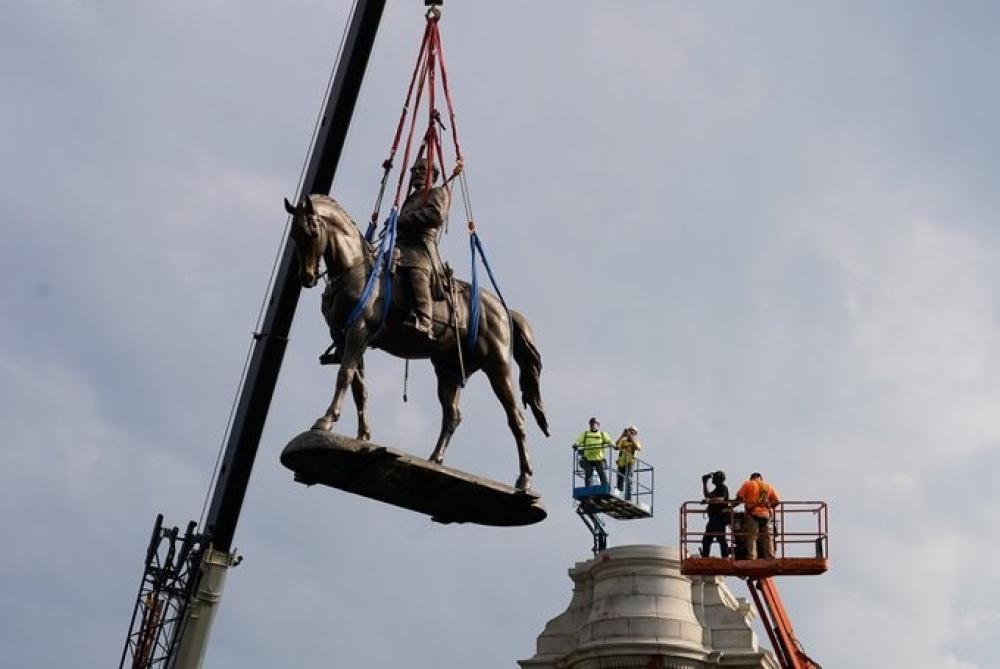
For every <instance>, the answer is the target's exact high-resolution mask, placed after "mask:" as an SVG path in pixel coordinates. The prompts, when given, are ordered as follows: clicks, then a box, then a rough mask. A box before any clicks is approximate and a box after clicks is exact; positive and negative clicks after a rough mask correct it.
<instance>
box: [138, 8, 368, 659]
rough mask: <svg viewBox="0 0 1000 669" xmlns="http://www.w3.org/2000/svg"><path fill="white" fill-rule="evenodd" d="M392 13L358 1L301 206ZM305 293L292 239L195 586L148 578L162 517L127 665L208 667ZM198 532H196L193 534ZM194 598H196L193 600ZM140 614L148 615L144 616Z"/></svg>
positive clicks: (244, 391) (339, 135) (242, 401)
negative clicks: (175, 605) (171, 613)
mask: <svg viewBox="0 0 1000 669" xmlns="http://www.w3.org/2000/svg"><path fill="white" fill-rule="evenodd" d="M384 9H385V0H356V4H355V7H354V11H353V14H352V15H351V19H350V24H349V25H348V28H347V31H346V33H345V36H344V42H343V49H342V52H341V57H340V60H339V62H338V64H337V68H336V71H335V73H334V77H333V82H332V84H331V86H330V91H329V95H328V97H327V100H326V103H325V106H324V109H323V116H322V118H321V121H320V125H319V129H318V131H317V134H316V138H315V141H314V142H313V146H312V153H311V155H310V156H309V161H308V163H307V167H306V171H305V174H304V176H303V179H302V185H301V189H300V191H299V194H298V197H299V199H301V198H302V197H304V196H306V195H310V194H313V193H329V192H330V188H331V186H332V185H333V178H334V175H335V174H336V171H337V165H338V163H339V161H340V156H341V153H342V151H343V148H344V142H345V140H346V138H347V131H348V128H349V127H350V123H351V118H352V117H353V115H354V107H355V104H356V102H357V99H358V94H359V92H360V90H361V84H362V81H363V80H364V75H365V70H366V69H367V67H368V60H369V57H370V55H371V51H372V47H373V46H374V43H375V36H376V34H377V32H378V27H379V23H380V21H381V18H382V13H383V10H384ZM300 292H301V284H300V283H299V281H298V261H297V259H296V256H295V249H294V245H293V244H292V243H291V240H288V239H286V240H285V245H284V251H283V253H282V256H281V260H280V263H279V265H278V267H277V270H276V273H275V278H274V284H273V286H272V288H271V293H270V295H269V296H268V301H267V308H266V311H265V313H264V318H263V321H262V324H261V329H260V332H257V333H255V334H254V341H253V344H252V349H251V353H250V361H249V364H248V366H247V373H246V376H245V377H244V379H243V381H242V384H241V387H240V392H239V398H238V400H237V404H236V412H235V414H234V418H233V424H232V426H231V429H230V432H229V438H228V440H227V442H226V447H225V451H224V453H223V456H222V460H221V464H220V467H219V472H218V477H217V479H216V481H215V486H214V489H213V492H212V497H211V503H210V505H209V510H208V514H207V516H206V518H205V525H204V528H203V530H202V533H201V534H200V535H198V536H197V537H196V538H192V539H191V540H190V541H189V544H190V545H192V546H195V545H196V546H197V547H198V550H197V551H192V553H191V555H190V560H191V561H192V565H191V566H192V568H191V569H190V573H189V578H190V581H189V582H187V583H184V584H179V585H178V586H177V587H175V588H174V592H173V593H168V594H163V593H162V589H156V588H152V587H147V581H149V580H150V579H149V576H150V574H158V573H159V572H161V571H163V569H162V567H161V566H160V564H159V560H158V559H157V556H156V550H155V549H156V546H158V545H159V543H160V540H161V538H162V537H163V536H167V535H169V534H171V532H172V535H176V528H175V530H174V531H169V530H164V529H162V528H161V521H162V519H161V518H158V519H157V523H156V526H155V527H154V538H153V542H152V543H151V545H150V546H151V548H150V549H149V551H148V553H152V557H150V555H147V560H146V573H145V574H144V579H143V585H142V586H140V592H139V599H138V601H137V604H136V609H135V611H136V613H134V614H133V628H135V626H136V625H137V622H138V625H139V629H138V630H136V631H133V629H130V630H129V635H128V637H127V640H126V646H125V652H124V653H123V656H122V664H121V666H122V667H125V666H131V667H133V668H135V669H140V668H141V669H145V668H146V667H152V666H154V665H159V666H166V667H169V668H170V669H197V668H199V667H201V665H202V662H203V660H204V657H205V649H206V647H207V642H208V636H209V632H210V631H211V626H212V621H213V619H214V616H215V611H216V610H217V607H218V602H219V601H220V598H221V596H222V590H223V585H224V583H225V577H226V573H227V572H228V569H229V567H230V566H233V565H234V564H236V563H237V562H238V559H237V557H236V555H235V553H234V552H233V549H232V544H233V537H234V535H235V533H236V525H237V523H238V521H239V517H240V512H241V510H242V507H243V499H244V497H245V495H246V490H247V485H248V483H249V481H250V474H251V472H252V470H253V464H254V460H255V459H256V456H257V447H258V445H259V444H260V437H261V434H262V433H263V430H264V423H265V421H266V420H267V413H268V409H269V408H270V405H271V398H272V396H273V394H274V388H275V386H276V384H277V380H278V373H279V372H280V370H281V363H282V361H283V359H284V355H285V347H286V344H287V343H288V333H289V331H290V329H291V324H292V319H293V317H294V316H295V308H296V306H297V304H298V299H299V293H300ZM192 530H193V528H192V527H190V526H189V532H188V534H191V532H192ZM186 593H190V594H189V596H188V595H187V594H186ZM164 597H173V598H175V599H187V600H188V601H186V602H184V604H185V606H184V608H183V611H184V614H183V619H182V620H179V621H177V622H176V625H174V626H173V628H172V630H171V632H172V634H171V635H170V636H171V639H170V640H169V642H167V643H165V644H164V650H163V654H164V657H163V658H162V660H158V659H154V652H153V650H152V646H151V645H150V643H149V641H148V640H150V639H156V638H160V637H161V636H162V635H161V632H160V630H159V629H158V628H156V629H154V628H150V627H149V626H150V625H158V626H159V627H163V624H162V621H164V618H163V616H162V615H159V614H157V612H158V611H160V610H161V609H162V607H163V606H164V602H165V601H167V600H166V599H161V598H164ZM140 611H141V612H142V615H138V613H139V612H140ZM150 614H154V615H150ZM130 651H131V656H130ZM129 660H131V662H130V661H129ZM161 662H162V664H161Z"/></svg>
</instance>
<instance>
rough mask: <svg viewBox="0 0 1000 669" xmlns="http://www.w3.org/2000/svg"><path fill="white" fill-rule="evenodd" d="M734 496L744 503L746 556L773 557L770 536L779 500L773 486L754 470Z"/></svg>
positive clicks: (755, 557) (768, 558)
mask: <svg viewBox="0 0 1000 669" xmlns="http://www.w3.org/2000/svg"><path fill="white" fill-rule="evenodd" d="M736 498H737V499H738V500H739V501H741V502H743V503H744V504H745V505H746V527H747V557H748V558H749V559H751V560H756V559H757V555H758V553H759V554H760V557H762V558H764V559H766V560H770V559H772V558H774V544H773V542H772V537H771V527H772V518H773V511H772V510H773V509H774V507H775V506H777V504H778V503H779V502H780V501H781V499H780V498H779V497H778V491H777V490H775V489H774V486H773V485H771V484H770V483H768V482H767V481H765V480H764V477H763V476H761V475H760V472H754V473H753V474H751V475H750V478H749V479H748V480H746V481H744V482H743V485H741V486H740V489H739V492H737V493H736Z"/></svg>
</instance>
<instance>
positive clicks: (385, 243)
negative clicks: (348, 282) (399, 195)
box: [340, 207, 399, 340]
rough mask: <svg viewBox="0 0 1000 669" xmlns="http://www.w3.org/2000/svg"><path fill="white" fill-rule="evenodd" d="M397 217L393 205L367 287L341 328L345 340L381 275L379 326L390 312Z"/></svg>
mask: <svg viewBox="0 0 1000 669" xmlns="http://www.w3.org/2000/svg"><path fill="white" fill-rule="evenodd" d="M397 218H399V210H398V209H397V208H396V207H393V208H392V211H390V212H389V218H388V219H386V222H385V227H384V228H383V229H382V235H381V236H382V242H381V243H380V244H379V248H378V253H376V255H375V265H374V266H373V267H372V271H371V273H370V274H369V275H368V279H367V280H366V281H365V287H364V288H363V289H362V291H361V297H359V298H358V303H357V304H355V305H354V309H352V310H351V313H350V314H349V315H348V316H347V320H346V321H344V326H343V327H342V328H341V329H340V339H341V340H343V337H344V334H345V333H346V332H347V331H348V330H350V329H351V326H352V325H354V324H355V323H356V322H357V320H358V318H360V317H361V314H362V313H363V312H364V310H365V309H366V308H367V307H368V302H369V301H370V300H371V297H372V293H373V292H374V291H375V283H376V282H377V281H378V279H379V276H381V277H382V318H381V320H380V321H379V327H381V325H382V323H384V322H385V318H386V316H387V315H388V314H389V305H390V304H391V303H392V275H391V274H390V273H389V267H390V266H391V265H392V254H393V251H394V250H395V248H396V219H397ZM369 231H370V228H369Z"/></svg>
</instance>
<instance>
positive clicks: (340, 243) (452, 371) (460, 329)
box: [285, 172, 549, 490]
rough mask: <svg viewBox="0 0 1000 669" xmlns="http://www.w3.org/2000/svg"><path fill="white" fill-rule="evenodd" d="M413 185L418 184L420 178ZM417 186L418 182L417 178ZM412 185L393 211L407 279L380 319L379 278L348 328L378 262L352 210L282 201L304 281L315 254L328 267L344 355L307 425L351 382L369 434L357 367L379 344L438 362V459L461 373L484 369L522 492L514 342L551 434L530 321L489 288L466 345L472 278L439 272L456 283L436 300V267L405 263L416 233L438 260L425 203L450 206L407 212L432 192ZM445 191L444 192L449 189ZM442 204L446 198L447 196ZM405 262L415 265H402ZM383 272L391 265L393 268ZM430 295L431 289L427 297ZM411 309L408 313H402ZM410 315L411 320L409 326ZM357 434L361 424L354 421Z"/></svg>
mask: <svg viewBox="0 0 1000 669" xmlns="http://www.w3.org/2000/svg"><path fill="white" fill-rule="evenodd" d="M425 175H426V172H425ZM417 182H418V183H419V175H418V178H417ZM412 185H414V186H416V184H412ZM420 185H421V186H423V183H420ZM413 190H414V193H413V194H411V196H410V198H407V201H406V202H404V204H403V207H402V208H401V210H400V214H399V240H400V246H401V247H402V248H401V259H403V261H402V262H401V263H400V264H401V266H402V268H403V269H404V270H405V272H401V273H405V274H407V276H406V281H407V282H408V284H409V285H407V286H400V284H401V283H402V282H401V281H400V278H401V277H400V276H399V275H397V276H396V277H395V279H394V284H393V290H392V295H393V297H392V300H391V302H392V303H391V304H390V305H389V310H388V315H387V317H386V318H385V322H384V323H383V318H382V314H383V304H384V295H383V290H382V285H383V284H382V282H381V281H379V282H377V283H376V284H375V288H374V292H373V293H372V296H371V299H370V300H369V301H368V303H367V305H366V306H365V308H364V309H363V310H362V312H361V315H360V317H359V318H357V320H356V321H355V322H354V323H353V324H351V326H350V327H349V328H347V329H346V330H344V324H345V323H346V321H347V319H348V316H349V315H350V313H351V312H352V311H353V310H354V308H355V306H356V305H357V304H358V302H359V298H360V297H361V294H362V291H363V289H364V286H365V283H366V280H367V278H368V276H369V274H370V273H371V271H372V268H373V266H374V265H375V257H374V252H373V249H372V248H371V246H370V245H369V244H368V243H367V242H366V241H365V239H364V237H363V236H362V235H361V233H360V231H359V230H358V227H357V225H356V224H355V223H354V221H353V220H352V219H351V217H350V216H349V215H348V214H347V212H346V211H345V210H344V209H343V208H342V207H341V206H340V205H339V204H338V203H337V202H336V201H335V200H334V199H333V198H330V197H328V196H325V195H310V196H309V197H308V198H303V199H302V201H301V202H299V203H298V205H296V206H292V205H291V203H289V202H288V200H285V209H286V210H287V211H288V212H289V213H290V214H292V215H293V220H292V228H291V238H292V240H293V241H294V243H295V248H296V251H297V253H298V257H299V263H300V279H301V281H302V285H303V286H304V287H306V288H311V287H313V286H315V285H316V283H317V281H318V280H319V277H320V268H319V262H320V259H321V258H322V259H323V262H324V264H325V265H326V277H327V281H328V284H327V288H326V291H325V292H324V295H323V301H322V312H323V316H324V318H325V319H326V322H327V325H328V326H329V327H330V332H331V335H332V336H333V339H334V341H335V342H337V343H338V349H339V357H340V359H341V364H340V371H339V373H338V374H337V386H336V390H335V391H334V395H333V401H332V402H331V403H330V406H329V408H328V409H327V410H326V413H325V414H323V416H321V417H320V418H318V419H317V420H316V422H315V423H314V424H313V429H317V430H330V429H332V427H333V423H334V422H336V421H337V419H339V418H340V412H341V405H342V402H343V399H344V394H345V392H346V391H347V388H348V386H353V387H354V388H355V393H354V395H355V402H356V403H358V412H359V416H360V417H364V418H365V429H364V437H367V436H368V427H367V409H366V407H365V402H366V396H365V393H364V389H363V383H359V381H360V374H359V371H360V370H362V369H363V368H362V357H363V355H364V353H365V350H366V349H368V348H369V347H372V348H379V349H382V350H383V351H386V352H387V353H389V354H391V355H394V356H396V357H400V358H407V359H409V358H414V359H421V358H427V359H429V360H430V361H431V364H432V365H433V366H434V371H435V373H436V375H437V381H438V387H437V393H438V400H439V401H440V403H441V431H440V434H439V435H438V439H437V443H436V445H435V446H434V451H433V453H431V456H430V460H431V461H433V462H436V463H439V464H440V463H442V462H443V461H444V454H445V450H446V449H447V448H448V443H449V442H450V440H451V437H452V435H453V434H454V432H455V429H456V428H457V427H458V425H459V423H460V422H461V412H460V411H459V407H458V397H459V392H460V389H461V385H462V383H463V382H464V378H463V375H462V372H463V366H464V372H465V375H466V376H471V375H472V374H473V373H475V372H476V371H478V370H482V371H483V372H485V373H486V376H487V377H488V378H489V381H490V385H491V387H492V388H493V392H494V393H495V394H496V396H497V398H498V399H499V400H500V403H501V404H502V405H503V407H504V410H505V411H506V413H507V424H508V426H509V427H510V431H511V433H512V434H513V435H514V441H515V442H516V444H517V452H518V460H519V465H520V475H519V476H518V478H517V482H516V483H515V486H516V487H517V488H519V489H522V490H524V489H527V488H528V487H530V482H531V473H532V471H531V464H530V462H529V460H528V451H527V447H526V443H525V442H526V433H525V423H524V415H523V413H522V412H521V408H520V407H519V406H518V403H517V400H516V399H515V396H514V389H513V386H512V384H511V366H510V360H509V357H508V352H509V351H510V350H511V349H513V353H514V360H515V361H516V362H517V364H518V367H519V368H520V377H519V385H520V389H521V401H522V402H523V403H524V405H525V406H527V407H529V408H530V409H531V412H532V414H533V415H534V417H535V421H536V422H537V423H538V426H539V427H540V428H541V430H542V432H543V433H544V434H545V435H546V436H548V434H549V432H548V421H547V419H546V417H545V410H544V407H543V405H542V397H541V391H540V388H539V378H540V374H541V370H542V362H541V355H540V353H539V352H538V349H537V347H536V346H535V343H534V338H533V336H532V332H531V327H530V325H529V324H528V321H527V319H525V318H524V316H522V315H521V314H519V313H518V312H516V311H511V312H510V319H509V320H508V317H507V312H506V310H505V309H504V307H503V304H502V303H501V302H500V300H499V298H497V297H496V296H495V295H493V294H492V293H489V292H487V291H482V309H481V311H480V322H479V329H478V333H477V336H476V340H475V342H474V344H473V345H472V347H471V350H470V348H469V347H466V346H465V340H466V334H467V332H468V323H469V295H470V291H471V288H470V286H469V284H468V283H466V282H464V281H457V280H455V279H454V278H447V277H440V276H437V280H438V281H441V282H444V281H451V282H453V283H452V284H451V285H450V286H448V288H447V289H445V288H444V287H443V286H442V287H441V290H439V293H438V296H439V297H441V298H442V299H433V290H432V286H431V283H432V279H434V275H437V272H436V271H435V270H436V269H437V267H434V266H431V267H428V265H427V264H424V265H420V266H416V261H415V260H414V259H413V258H412V257H411V259H410V260H405V258H407V255H406V254H407V253H409V252H410V251H408V250H407V247H408V246H409V247H410V249H412V246H411V243H412V244H416V243H420V240H421V239H423V240H425V241H426V240H429V239H433V242H434V243H433V244H432V245H431V246H430V247H429V248H430V249H431V251H433V256H432V257H431V256H427V255H424V256H423V257H422V258H421V259H424V260H425V262H426V260H431V259H432V260H433V261H435V262H439V261H438V260H437V253H436V234H437V229H436V227H437V226H434V225H430V226H428V225H427V224H428V221H430V218H431V217H430V216H429V215H427V211H426V209H427V207H428V204H429V205H430V207H431V208H436V209H438V211H443V212H445V213H446V212H447V207H446V206H445V207H444V209H443V210H441V209H440V203H435V202H434V201H433V200H432V198H431V197H426V199H425V200H424V201H423V202H421V201H420V200H415V201H414V203H413V204H412V205H410V206H411V208H412V209H411V210H410V211H407V205H408V204H409V203H410V200H411V199H413V198H422V197H425V196H426V195H427V194H428V193H433V192H434V191H435V190H436V189H430V190H429V191H428V190H425V189H422V188H421V189H417V188H414V189H413ZM443 193H444V195H445V196H446V195H447V192H446V191H443ZM443 204H444V205H447V202H446V201H445V202H444V203H443ZM417 210H419V211H417ZM413 211H417V213H419V214H420V215H417V214H416V213H412V212H413ZM404 212H406V213H407V215H408V216H410V215H411V214H412V216H413V217H412V218H411V219H410V220H409V221H408V222H406V227H404V225H403V223H404V221H405V220H406V219H404V216H403V214H404ZM431 222H432V223H433V221H431ZM422 230H432V231H433V232H432V235H433V236H428V235H426V233H424V232H422ZM410 235H412V237H411V236H410ZM404 240H405V241H404ZM408 262H412V263H414V265H410V266H408V265H407V263H408ZM414 270H416V272H414ZM425 270H426V275H427V281H426V282H425V280H424V272H425ZM385 271H391V268H387V269H386V270H385ZM418 273H419V274H418ZM432 273H433V274H432ZM404 287H405V288H406V292H408V293H410V295H409V297H410V300H405V301H404V299H401V298H400V293H401V292H403V291H402V290H399V288H404ZM415 293H419V294H416V295H415ZM428 293H431V295H432V299H431V300H430V301H429V302H428V299H427V294H428ZM414 298H415V299H414ZM411 300H412V301H411ZM411 304H412V308H411ZM411 311H412V312H413V313H412V314H411V317H408V313H409V312H411ZM407 321H409V322H410V323H412V326H409V325H407ZM428 321H429V322H428ZM459 346H462V347H463V348H462V354H463V356H462V358H461V362H460V357H459V355H458V351H457V347H459ZM359 390H360V392H359ZM360 434H362V430H361V425H360V424H359V435H360Z"/></svg>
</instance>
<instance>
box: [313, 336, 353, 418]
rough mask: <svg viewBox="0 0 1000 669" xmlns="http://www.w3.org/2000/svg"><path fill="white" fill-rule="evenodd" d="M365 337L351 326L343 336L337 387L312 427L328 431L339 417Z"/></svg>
mask: <svg viewBox="0 0 1000 669" xmlns="http://www.w3.org/2000/svg"><path fill="white" fill-rule="evenodd" d="M365 339H366V336H365V333H364V332H363V331H362V330H361V328H352V329H351V330H350V331H349V332H348V333H347V336H346V337H345V338H344V347H343V350H342V351H341V356H342V359H341V362H340V371H338V372H337V388H336V390H334V392H333V401H331V402H330V406H329V407H328V408H327V410H326V413H325V414H323V415H322V416H320V417H319V418H317V419H316V422H315V423H313V426H312V429H314V430H324V431H327V432H329V431H330V430H332V429H333V424H334V423H336V422H337V420H339V419H340V408H341V406H342V405H343V403H344V395H345V394H346V393H347V388H348V387H349V386H351V385H352V384H353V382H354V377H355V376H356V374H355V372H356V371H357V369H358V366H359V365H360V364H361V356H362V355H364V352H365V344H366V341H365Z"/></svg>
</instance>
